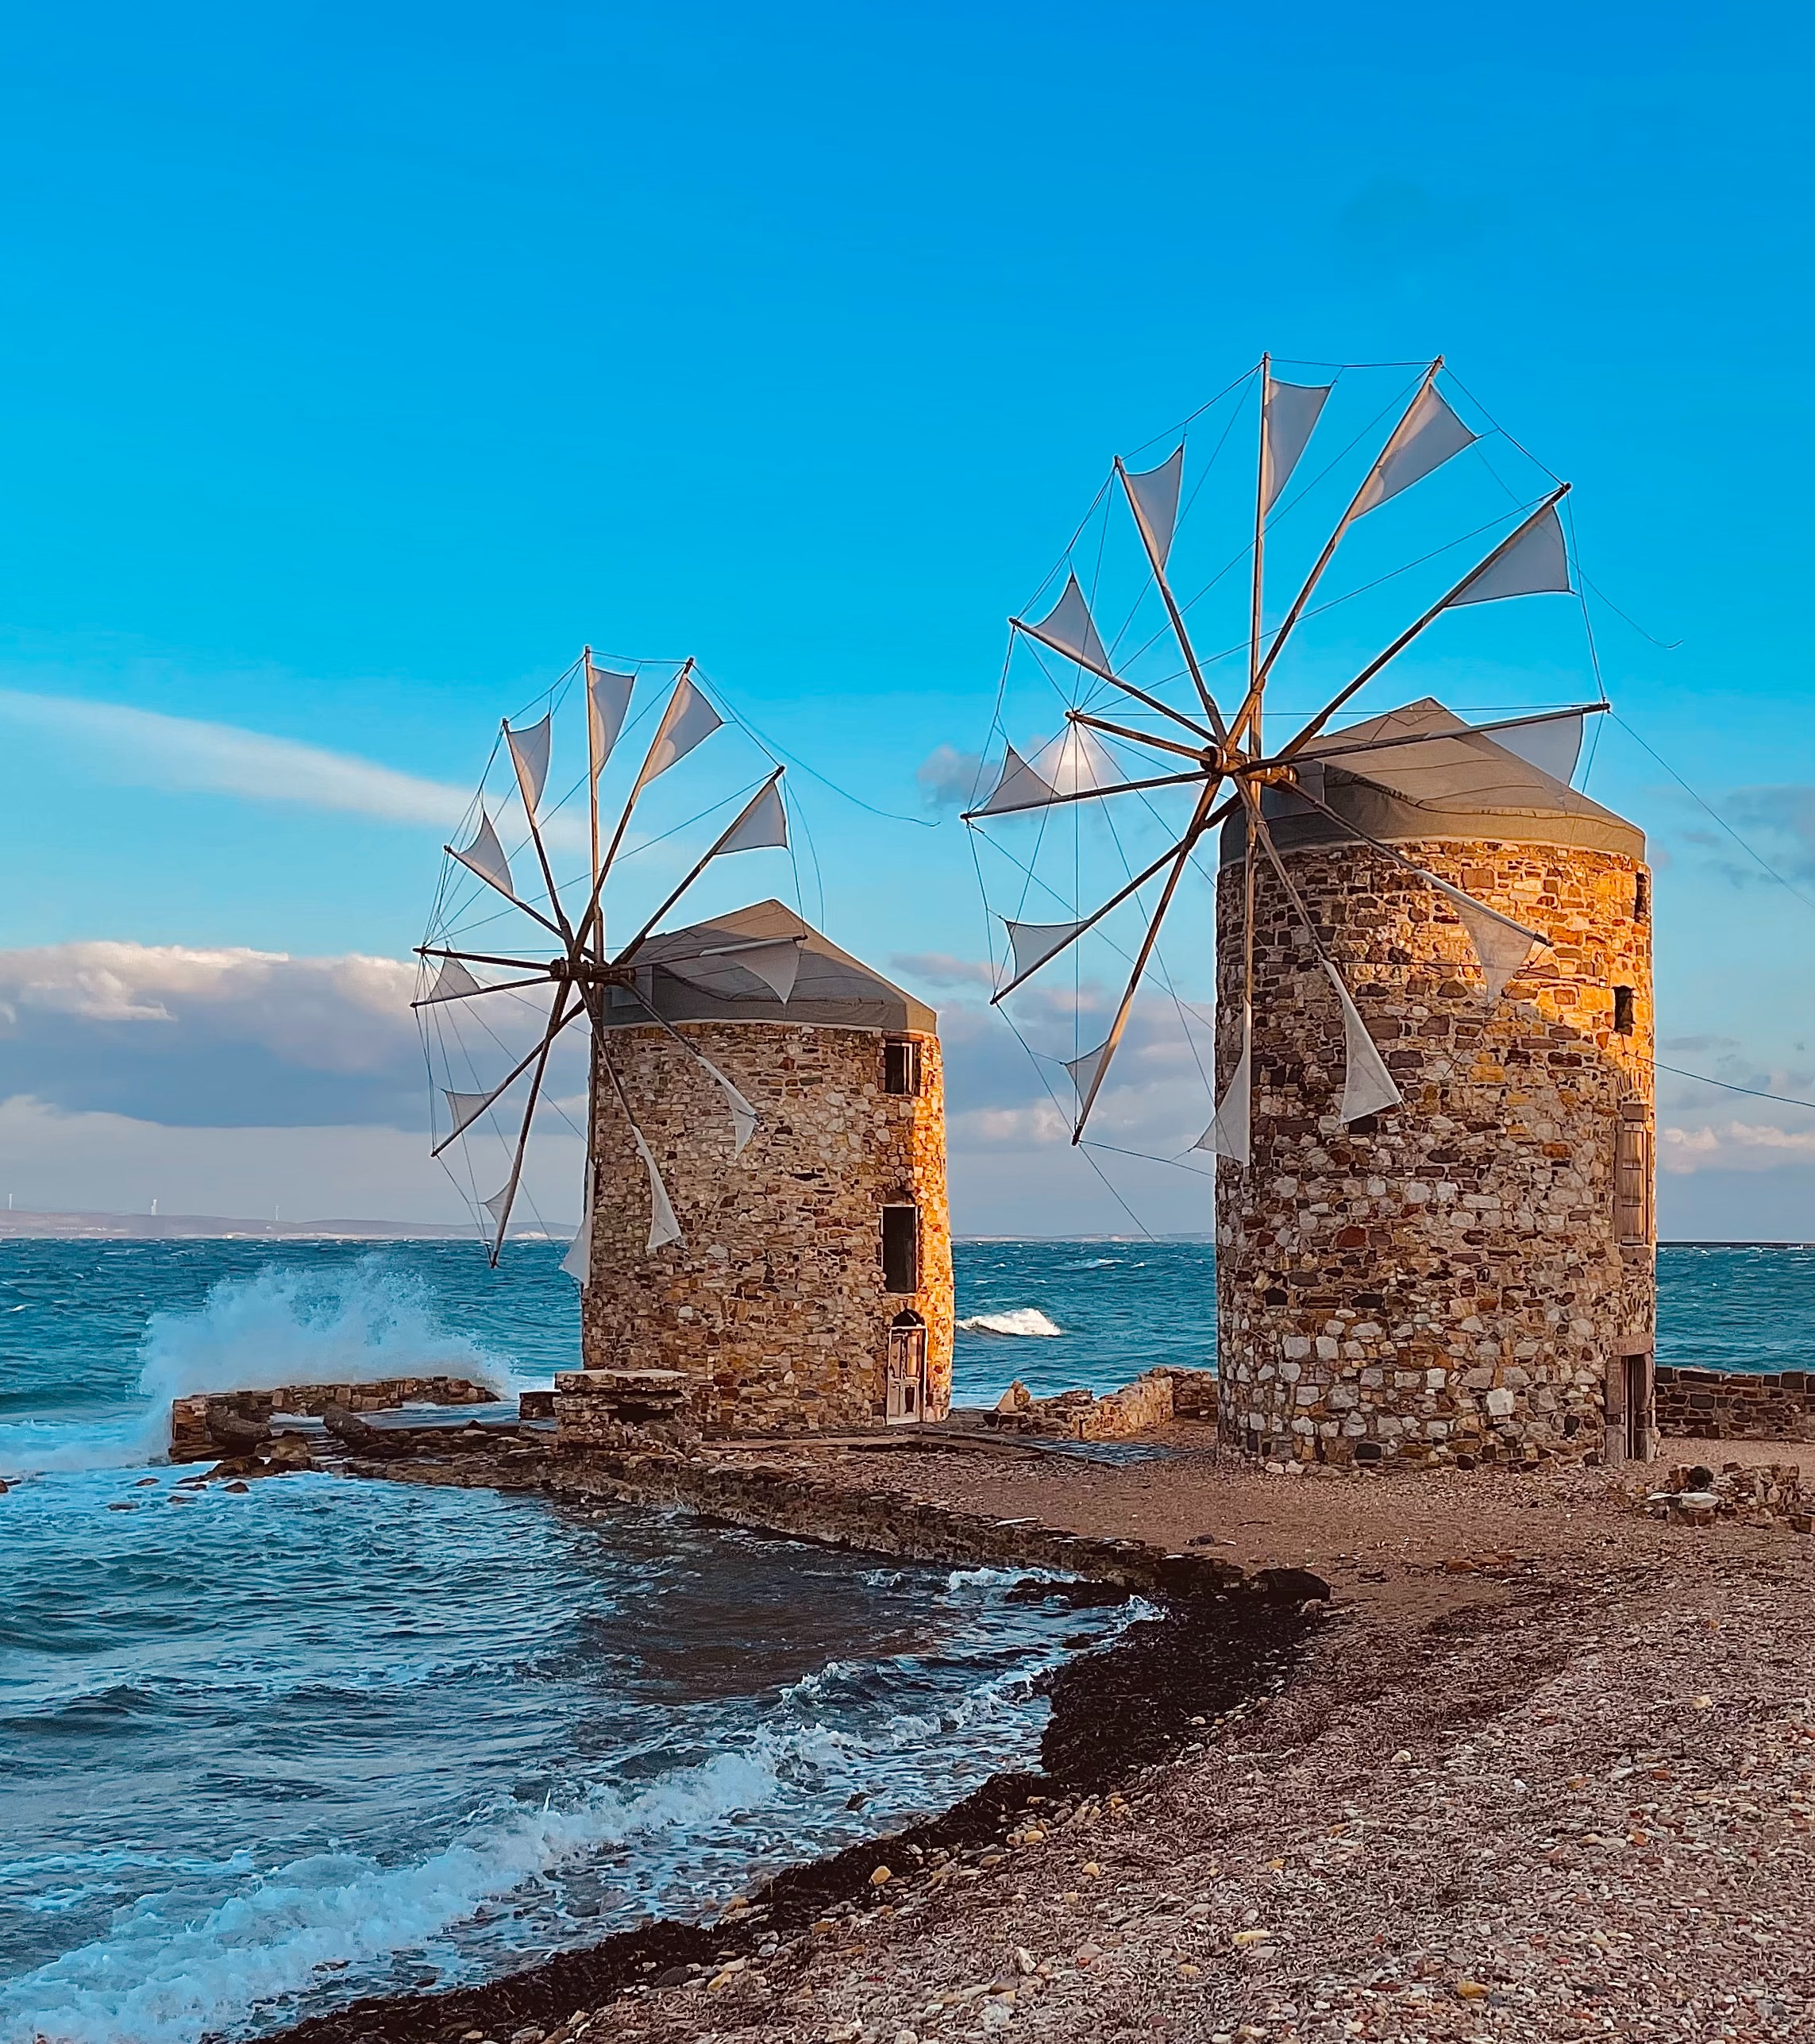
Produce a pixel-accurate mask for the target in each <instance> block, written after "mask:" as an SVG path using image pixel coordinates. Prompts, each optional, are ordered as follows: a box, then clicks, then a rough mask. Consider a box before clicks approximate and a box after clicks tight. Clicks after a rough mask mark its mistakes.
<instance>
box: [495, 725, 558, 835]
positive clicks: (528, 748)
mask: <svg viewBox="0 0 1815 2044" xmlns="http://www.w3.org/2000/svg"><path fill="white" fill-rule="evenodd" d="M553 727H554V719H553V715H549V716H545V717H544V718H543V719H542V720H541V723H539V724H531V725H530V727H529V729H528V730H527V731H512V730H511V727H510V726H509V725H508V724H507V725H506V726H505V727H504V740H505V742H506V744H507V745H508V746H510V748H511V765H512V766H514V767H515V768H516V769H517V785H518V788H519V789H522V795H523V808H524V810H525V812H526V813H527V814H528V815H529V816H530V818H531V819H532V820H533V819H534V816H535V813H536V805H537V804H538V803H539V802H540V801H541V799H542V790H543V789H544V788H545V787H546V786H547V785H548V777H549V733H550V732H551V731H552V730H553Z"/></svg>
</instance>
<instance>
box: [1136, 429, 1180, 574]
mask: <svg viewBox="0 0 1815 2044" xmlns="http://www.w3.org/2000/svg"><path fill="white" fill-rule="evenodd" d="M1122 473H1123V476H1124V477H1125V478H1126V479H1127V485H1128V499H1129V502H1130V503H1131V504H1132V506H1133V507H1134V512H1135V523H1137V524H1138V525H1139V526H1140V528H1141V537H1142V538H1143V540H1145V541H1146V548H1147V554H1148V557H1149V558H1150V560H1151V561H1152V562H1153V564H1154V566H1155V567H1156V568H1158V569H1162V570H1163V569H1164V568H1165V566H1166V556H1167V555H1168V554H1169V553H1171V551H1172V535H1173V527H1174V526H1176V525H1177V523H1178V486H1179V484H1180V483H1181V480H1183V479H1184V476H1185V446H1184V443H1183V442H1180V444H1179V445H1178V446H1177V448H1176V449H1174V450H1173V453H1171V454H1170V456H1169V457H1167V459H1166V460H1165V461H1162V462H1161V464H1160V465H1159V466H1158V468H1157V469H1147V470H1146V472H1144V473H1143V474H1141V475H1139V476H1131V475H1129V473H1128V471H1127V469H1123V471H1122Z"/></svg>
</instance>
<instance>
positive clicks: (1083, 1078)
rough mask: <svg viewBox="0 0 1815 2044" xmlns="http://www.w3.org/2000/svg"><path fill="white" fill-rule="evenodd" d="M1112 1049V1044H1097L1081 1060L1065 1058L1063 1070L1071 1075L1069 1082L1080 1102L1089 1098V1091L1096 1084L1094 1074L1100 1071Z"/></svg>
mask: <svg viewBox="0 0 1815 2044" xmlns="http://www.w3.org/2000/svg"><path fill="white" fill-rule="evenodd" d="M1113 1048H1114V1045H1113V1043H1099V1044H1098V1045H1097V1047H1096V1049H1095V1050H1094V1051H1085V1054H1084V1055H1083V1056H1082V1057H1081V1058H1067V1059H1065V1070H1067V1071H1068V1072H1069V1073H1070V1074H1071V1082H1072V1084H1073V1086H1076V1087H1077V1097H1078V1098H1079V1099H1080V1100H1088V1099H1089V1097H1090V1089H1091V1088H1092V1086H1095V1085H1096V1074H1098V1073H1099V1072H1100V1071H1101V1070H1102V1069H1103V1066H1104V1064H1105V1062H1107V1061H1108V1056H1109V1053H1110V1051H1112V1049H1113Z"/></svg>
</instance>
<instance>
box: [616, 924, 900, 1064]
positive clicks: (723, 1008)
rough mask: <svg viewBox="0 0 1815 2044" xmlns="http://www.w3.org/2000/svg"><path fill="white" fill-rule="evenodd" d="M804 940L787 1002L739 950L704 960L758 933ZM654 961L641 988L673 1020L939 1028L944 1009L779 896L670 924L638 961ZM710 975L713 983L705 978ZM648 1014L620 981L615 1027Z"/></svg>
mask: <svg viewBox="0 0 1815 2044" xmlns="http://www.w3.org/2000/svg"><path fill="white" fill-rule="evenodd" d="M759 939H766V940H769V941H770V942H772V943H773V942H786V941H788V940H790V939H800V944H799V951H800V963H799V970H798V971H797V972H796V976H795V981H794V985H793V987H792V990H791V992H790V993H789V994H788V999H787V1000H786V1001H782V1000H780V998H779V997H777V996H776V993H775V991H774V989H773V988H772V987H771V986H769V985H768V984H766V983H765V981H764V980H763V979H761V978H759V977H758V976H757V974H755V973H753V972H752V971H750V970H749V968H748V967H746V966H740V965H739V964H738V955H737V953H736V951H734V950H733V951H726V953H725V954H724V955H723V956H720V957H716V958H705V959H702V958H700V956H699V955H700V953H701V952H703V951H704V952H711V951H715V950H716V949H717V948H718V947H719V946H721V945H723V946H735V945H738V944H750V943H753V942H755V941H757V940H759ZM664 958H674V959H676V961H677V962H680V961H683V960H684V962H685V963H686V966H687V970H688V974H690V975H691V977H689V978H686V979H683V978H681V977H680V974H678V973H675V972H665V971H664V970H662V960H663V959H664ZM630 964H631V965H632V966H633V967H635V968H647V969H648V974H647V978H641V977H639V980H638V989H637V991H638V994H639V995H640V994H644V993H646V994H647V995H648V997H649V1001H651V1003H652V1004H653V1006H654V1008H655V1010H656V1012H657V1014H659V1015H660V1016H661V1017H662V1018H663V1020H665V1021H669V1022H816V1023H821V1024H830V1025H831V1026H833V1027H834V1028H845V1029H876V1030H909V1029H912V1030H920V1031H923V1032H927V1033H928V1034H931V1032H933V1031H934V1030H936V1029H937V1028H938V1015H937V1014H936V1013H935V1012H934V1010H933V1009H931V1008H929V1007H928V1006H927V1005H926V1003H925V1002H924V1001H916V1000H915V998H914V997H913V995H912V994H911V993H905V992H904V991H903V989H901V988H900V987H899V986H896V985H894V984H893V982H891V981H889V980H886V979H884V978H883V977H882V975H881V973H878V972H873V971H872V970H871V969H870V968H869V966H866V965H863V964H861V963H860V962H858V960H857V959H856V958H853V957H852V956H851V955H850V953H849V952H848V951H840V950H839V949H838V946H837V945H836V944H834V943H833V942H832V941H831V939H830V938H829V937H826V936H823V935H821V934H820V933H819V931H817V930H815V928H813V926H812V925H811V924H810V923H803V922H802V920H800V917H799V916H796V914H795V913H794V912H793V911H792V909H791V908H786V907H784V905H783V904H782V903H780V902H779V901H758V902H756V903H754V904H752V905H751V906H750V908H735V909H733V910H732V911H731V912H730V913H729V914H728V915H724V916H715V917H713V919H712V920H711V921H710V922H707V923H696V924H692V925H691V926H689V927H688V928H686V929H684V930H670V931H665V932H664V933H663V934H662V935H661V936H659V937H651V938H650V939H649V940H648V942H647V943H644V944H643V945H642V946H641V947H640V948H639V949H638V951H637V954H636V955H635V957H634V958H633V959H631V960H630ZM702 978H703V979H705V980H706V981H707V982H709V983H708V984H706V985H702V984H700V983H699V982H700V980H701V979H702ZM606 1022H607V1027H608V1028H618V1029H625V1028H636V1027H637V1026H638V1024H644V1025H645V1026H646V1025H647V1024H648V1023H649V1012H648V1009H646V1008H645V1006H644V1005H643V1003H642V1001H641V1000H640V999H638V998H637V997H634V996H633V995H632V993H630V989H627V988H614V989H612V993H611V1001H610V1002H609V1004H608V1006H607V1013H606Z"/></svg>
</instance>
